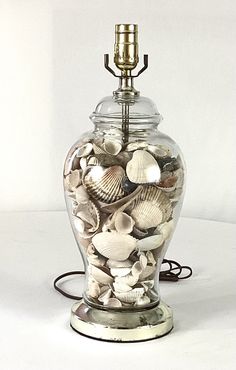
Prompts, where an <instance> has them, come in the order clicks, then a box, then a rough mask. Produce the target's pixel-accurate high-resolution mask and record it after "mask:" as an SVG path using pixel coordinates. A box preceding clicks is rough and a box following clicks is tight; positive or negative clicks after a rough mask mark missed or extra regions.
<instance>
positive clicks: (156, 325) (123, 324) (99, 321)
mask: <svg viewBox="0 0 236 370" xmlns="http://www.w3.org/2000/svg"><path fill="white" fill-rule="evenodd" d="M70 323H71V327H72V328H73V329H74V330H76V331H77V332H78V333H80V334H83V335H86V336H88V337H91V338H95V339H100V340H106V341H112V342H138V341H143V340H150V339H154V338H158V337H162V336H163V335H165V334H168V333H169V332H170V331H171V329H172V328H173V315H172V310H171V309H170V307H169V306H167V305H166V304H165V303H164V302H162V301H161V302H160V303H159V304H158V305H157V306H155V307H152V308H149V309H146V310H145V309H143V310H141V309H140V311H133V312H132V311H128V312H127V311H123V312H122V311H121V312H120V311H114V310H110V311H106V310H100V309H97V308H94V307H91V306H89V305H88V304H87V303H86V302H85V301H84V300H81V301H80V302H78V303H75V304H74V305H73V307H72V311H71V321H70Z"/></svg>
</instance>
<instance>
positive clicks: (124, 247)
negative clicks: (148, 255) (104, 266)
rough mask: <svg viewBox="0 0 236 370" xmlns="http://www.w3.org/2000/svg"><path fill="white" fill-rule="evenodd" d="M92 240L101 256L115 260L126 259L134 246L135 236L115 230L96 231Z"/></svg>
mask: <svg viewBox="0 0 236 370" xmlns="http://www.w3.org/2000/svg"><path fill="white" fill-rule="evenodd" d="M92 241H93V245H94V246H95V248H96V250H97V251H98V252H99V253H100V254H101V255H102V256H104V257H106V258H110V259H113V260H116V261H124V260H126V259H127V258H128V257H129V255H130V254H131V252H133V251H134V250H135V248H136V239H135V238H133V237H132V236H130V235H126V234H119V233H118V232H116V231H112V232H102V233H98V234H96V235H95V236H94V237H93V239H92Z"/></svg>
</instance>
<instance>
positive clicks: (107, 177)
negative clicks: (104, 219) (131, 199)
mask: <svg viewBox="0 0 236 370" xmlns="http://www.w3.org/2000/svg"><path fill="white" fill-rule="evenodd" d="M124 176H125V171H124V170H123V168H122V167H120V166H112V167H109V168H103V167H100V166H94V167H92V168H91V169H90V170H89V172H88V173H87V174H86V175H85V177H84V179H83V183H84V186H85V187H86V189H87V191H88V193H89V194H90V195H91V196H92V197H93V198H95V199H97V200H101V201H103V202H105V203H112V202H114V201H116V200H118V199H120V198H122V197H123V196H124V195H125V192H124V190H123V189H122V187H121V184H122V180H123V177H124Z"/></svg>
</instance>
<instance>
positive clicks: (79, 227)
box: [74, 217, 85, 233]
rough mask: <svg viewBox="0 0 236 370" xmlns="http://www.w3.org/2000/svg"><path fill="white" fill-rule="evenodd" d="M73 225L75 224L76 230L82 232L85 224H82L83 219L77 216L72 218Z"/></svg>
mask: <svg viewBox="0 0 236 370" xmlns="http://www.w3.org/2000/svg"><path fill="white" fill-rule="evenodd" d="M74 225H75V228H76V230H77V231H78V232H79V233H83V232H84V229H85V224H84V221H83V220H81V219H80V218H78V217H76V218H74Z"/></svg>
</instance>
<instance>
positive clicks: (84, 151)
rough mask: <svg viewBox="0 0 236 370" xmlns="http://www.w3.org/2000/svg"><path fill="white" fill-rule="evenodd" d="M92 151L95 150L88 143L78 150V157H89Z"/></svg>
mask: <svg viewBox="0 0 236 370" xmlns="http://www.w3.org/2000/svg"><path fill="white" fill-rule="evenodd" d="M92 150H93V144H91V143H86V144H84V145H82V146H81V147H80V148H78V149H77V151H76V157H79V158H81V157H87V156H88V155H89V154H90V153H91V151H92Z"/></svg>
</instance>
